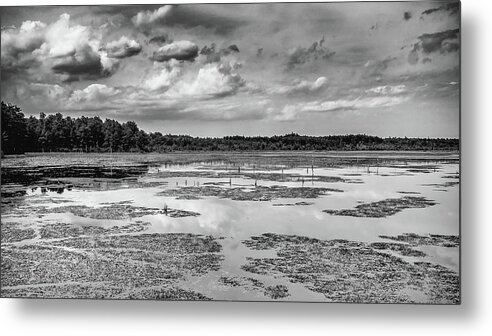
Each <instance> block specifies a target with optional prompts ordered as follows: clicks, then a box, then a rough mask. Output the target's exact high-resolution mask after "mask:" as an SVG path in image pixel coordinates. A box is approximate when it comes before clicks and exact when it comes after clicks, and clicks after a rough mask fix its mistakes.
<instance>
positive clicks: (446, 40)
mask: <svg viewBox="0 0 492 336" xmlns="http://www.w3.org/2000/svg"><path fill="white" fill-rule="evenodd" d="M459 32H460V30H459V29H451V30H446V31H442V32H438V33H432V34H423V35H420V36H419V37H418V39H419V40H420V42H418V44H417V45H416V47H418V48H419V49H420V48H421V49H422V51H423V52H424V53H426V54H430V53H433V52H437V51H439V52H440V53H441V54H445V53H449V52H453V51H457V50H459V43H458V34H459Z"/></svg>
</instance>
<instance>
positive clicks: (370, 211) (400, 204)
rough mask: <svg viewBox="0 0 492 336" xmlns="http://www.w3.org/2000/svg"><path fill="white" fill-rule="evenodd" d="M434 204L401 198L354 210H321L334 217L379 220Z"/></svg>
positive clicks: (422, 200)
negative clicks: (372, 218)
mask: <svg viewBox="0 0 492 336" xmlns="http://www.w3.org/2000/svg"><path fill="white" fill-rule="evenodd" d="M435 204H436V203H435V202H434V201H431V200H428V199H426V198H424V197H411V196H406V197H402V198H389V199H385V200H382V201H378V202H372V203H363V204H359V205H357V206H356V207H355V208H354V209H343V210H323V212H326V213H328V214H330V215H336V216H351V217H374V218H381V217H388V216H392V215H394V214H396V213H398V212H400V211H402V210H405V209H412V208H426V207H429V206H432V205H435Z"/></svg>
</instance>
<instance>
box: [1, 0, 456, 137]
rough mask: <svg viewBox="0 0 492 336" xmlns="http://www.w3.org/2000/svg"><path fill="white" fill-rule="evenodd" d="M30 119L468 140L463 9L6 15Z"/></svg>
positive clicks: (276, 6) (4, 88) (5, 55)
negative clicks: (463, 129)
mask: <svg viewBox="0 0 492 336" xmlns="http://www.w3.org/2000/svg"><path fill="white" fill-rule="evenodd" d="M0 20H1V25H2V28H1V29H2V31H1V96H2V100H3V101H5V102H9V103H13V104H16V105H18V106H19V107H21V108H22V110H23V112H24V113H25V114H26V115H39V113H40V112H45V113H56V112H61V113H62V114H64V115H67V116H73V117H77V116H82V115H85V116H96V115H97V116H99V117H101V118H102V119H103V120H104V119H105V118H110V119H115V120H118V121H120V122H125V121H128V120H133V121H135V122H137V124H138V125H139V127H140V128H141V129H144V130H146V131H151V132H155V131H159V132H161V133H165V134H167V133H172V134H189V135H192V136H211V137H216V136H225V135H236V134H238V135H275V134H276V135H281V134H287V133H291V132H295V133H299V134H306V135H331V134H362V133H364V134H370V135H377V136H383V137H388V136H399V137H403V136H408V137H458V136H459V96H460V91H459V90H460V44H459V42H460V30H459V27H460V13H459V4H458V3H448V2H426V1H422V2H381V3H377V2H367V3H364V2H358V3H303V4H300V3H292V4H288V3H265V4H228V5H224V4H189V5H124V6H114V5H112V6H53V7H50V6H43V7H35V6H31V7H2V8H1V13H0Z"/></svg>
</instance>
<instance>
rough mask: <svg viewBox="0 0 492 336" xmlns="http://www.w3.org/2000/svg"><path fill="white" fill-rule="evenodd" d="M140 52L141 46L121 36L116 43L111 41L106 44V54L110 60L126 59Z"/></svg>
mask: <svg viewBox="0 0 492 336" xmlns="http://www.w3.org/2000/svg"><path fill="white" fill-rule="evenodd" d="M141 51H142V46H141V45H140V44H139V43H138V42H137V41H135V40H130V39H129V38H128V37H126V36H122V37H121V38H120V39H119V40H117V41H112V42H109V43H107V44H106V52H107V53H108V56H109V57H112V58H126V57H131V56H134V55H138V54H139V53H140V52H141Z"/></svg>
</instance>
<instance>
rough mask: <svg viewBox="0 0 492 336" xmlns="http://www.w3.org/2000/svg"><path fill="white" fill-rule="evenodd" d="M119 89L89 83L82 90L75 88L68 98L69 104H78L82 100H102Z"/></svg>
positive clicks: (113, 94)
mask: <svg viewBox="0 0 492 336" xmlns="http://www.w3.org/2000/svg"><path fill="white" fill-rule="evenodd" d="M120 92H121V91H120V90H119V89H115V88H112V87H108V86H106V85H104V84H91V85H89V86H87V87H86V88H85V89H83V90H76V91H74V92H73V93H72V94H71V95H70V98H69V99H68V103H69V104H72V105H73V104H80V103H84V102H91V103H96V102H103V101H105V100H107V99H108V98H111V97H113V96H115V95H117V94H119V93H120Z"/></svg>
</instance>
